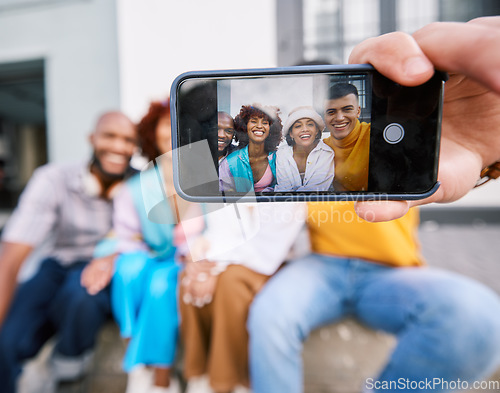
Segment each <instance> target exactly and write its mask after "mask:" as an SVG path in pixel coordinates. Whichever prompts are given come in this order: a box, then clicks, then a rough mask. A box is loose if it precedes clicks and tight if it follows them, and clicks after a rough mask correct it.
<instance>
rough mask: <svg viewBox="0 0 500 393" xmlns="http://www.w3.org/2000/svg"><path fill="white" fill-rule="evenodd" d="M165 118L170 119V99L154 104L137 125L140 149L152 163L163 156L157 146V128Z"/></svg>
mask: <svg viewBox="0 0 500 393" xmlns="http://www.w3.org/2000/svg"><path fill="white" fill-rule="evenodd" d="M165 116H168V117H170V99H168V98H167V99H166V100H165V101H163V102H159V101H155V102H152V103H151V104H150V105H149V110H148V113H147V114H146V115H145V116H144V117H143V118H142V119H141V121H140V122H139V124H138V125H137V132H138V134H139V147H140V148H141V151H142V154H143V155H144V156H145V157H146V158H147V159H148V160H150V161H151V160H154V159H155V158H156V157H159V156H160V155H161V154H162V152H160V151H159V150H158V146H157V144H156V127H157V126H158V122H159V121H160V119H161V118H162V117H165Z"/></svg>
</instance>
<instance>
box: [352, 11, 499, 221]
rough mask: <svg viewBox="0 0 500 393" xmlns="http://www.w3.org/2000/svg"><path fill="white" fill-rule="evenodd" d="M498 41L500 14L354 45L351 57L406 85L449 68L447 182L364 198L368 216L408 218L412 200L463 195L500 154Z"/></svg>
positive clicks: (442, 173)
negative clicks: (429, 190)
mask: <svg viewBox="0 0 500 393" xmlns="http://www.w3.org/2000/svg"><path fill="white" fill-rule="evenodd" d="M499 45H500V17H489V18H478V19H474V20H472V21H470V22H468V23H439V24H430V25H428V26H425V27H423V28H422V29H420V30H418V31H416V32H415V33H414V34H413V35H406V34H403V33H393V34H387V35H383V36H380V37H376V38H371V39H369V40H366V41H364V42H362V43H361V44H359V45H358V46H357V47H356V48H354V50H353V52H352V54H351V57H350V59H349V61H350V62H353V63H358V62H369V63H371V64H373V65H374V66H375V67H376V68H377V69H378V70H379V71H380V72H382V73H384V74H385V75H387V76H388V77H390V78H391V79H393V80H395V81H397V82H398V83H400V84H403V85H418V84H421V83H424V82H425V81H426V80H427V79H428V78H429V77H430V76H431V75H432V73H433V72H434V68H435V67H436V68H439V69H441V70H444V71H447V72H449V73H450V79H449V80H448V82H446V97H445V100H444V112H443V113H444V115H443V136H442V143H441V152H440V157H441V159H440V165H439V180H440V182H441V187H440V188H439V190H438V191H437V192H436V193H435V194H433V195H432V196H430V197H429V198H426V199H421V200H414V201H407V202H395V201H392V202H384V203H380V202H379V203H359V204H357V206H356V211H357V212H358V214H359V215H360V216H361V217H363V218H365V219H367V220H370V221H386V220H391V219H395V218H398V217H401V216H402V215H404V214H405V213H406V212H407V211H408V208H409V207H411V206H418V205H423V204H427V203H431V202H452V201H455V200H458V199H460V198H461V197H462V196H464V195H465V194H467V193H468V192H469V191H470V190H471V189H472V188H474V186H475V184H476V183H477V180H478V179H479V175H480V172H481V169H482V168H485V167H487V166H489V165H491V164H492V163H494V162H495V161H498V160H499V159H500V133H499V132H498V131H497V130H498V127H497V126H498V122H499V121H500V85H499V84H498V81H499V79H498V69H499V68H500V57H499V56H497V54H498V51H497V50H496V48H498V46H499ZM444 49H446V50H444ZM464 53H467V56H464V55H463V54H464ZM472 119H474V121H473V122H471V120H472Z"/></svg>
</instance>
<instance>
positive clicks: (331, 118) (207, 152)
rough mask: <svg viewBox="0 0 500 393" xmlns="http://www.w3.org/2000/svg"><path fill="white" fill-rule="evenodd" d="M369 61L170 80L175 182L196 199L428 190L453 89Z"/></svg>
mask: <svg viewBox="0 0 500 393" xmlns="http://www.w3.org/2000/svg"><path fill="white" fill-rule="evenodd" d="M445 80H446V74H444V73H441V72H439V71H436V72H435V74H434V76H433V77H432V78H431V79H430V80H429V81H427V82H426V83H425V84H423V85H420V86H415V87H405V86H401V85H399V84H397V83H395V82H393V81H391V80H389V79H388V78H386V77H384V76H383V75H381V74H380V73H378V72H377V71H376V70H375V69H374V68H373V67H371V66H370V65H342V66H339V65H331V66H296V67H286V68H272V69H248V70H225V71H200V72H187V73H184V74H182V75H180V76H178V77H177V78H176V80H175V81H174V83H173V85H172V89H171V121H172V144H173V165H174V184H175V187H176V190H177V192H178V194H179V195H180V196H181V197H183V198H185V199H187V200H190V201H195V202H232V201H257V202H267V201H335V200H361V199H364V200H373V199H407V200H411V199H420V198H425V197H428V196H429V195H431V194H433V193H434V192H435V191H436V190H437V188H438V187H439V183H438V181H437V171H438V159H439V143H440V132H441V116H442V102H443V88H444V82H445Z"/></svg>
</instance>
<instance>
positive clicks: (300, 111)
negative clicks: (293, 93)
mask: <svg viewBox="0 0 500 393" xmlns="http://www.w3.org/2000/svg"><path fill="white" fill-rule="evenodd" d="M299 119H312V120H313V121H314V122H315V123H316V124H317V125H318V128H319V132H320V133H321V132H323V130H324V129H325V122H324V121H323V118H322V117H321V116H320V115H319V113H318V112H316V111H315V110H314V108H313V107H312V106H298V107H297V108H294V109H292V111H291V112H290V113H289V114H288V118H287V119H286V121H285V124H283V136H287V134H288V131H290V128H291V127H292V126H293V123H295V122H296V121H297V120H299Z"/></svg>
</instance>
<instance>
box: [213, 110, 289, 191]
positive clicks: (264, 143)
mask: <svg viewBox="0 0 500 393" xmlns="http://www.w3.org/2000/svg"><path fill="white" fill-rule="evenodd" d="M282 127H283V126H282V124H281V119H280V117H279V115H278V109H277V108H275V107H269V106H261V105H257V104H254V105H243V106H242V107H241V110H240V113H239V114H238V115H237V116H236V118H235V119H234V129H235V130H236V137H235V140H236V141H237V142H238V150H236V151H234V152H233V153H231V154H230V155H229V156H228V157H227V159H226V160H223V161H222V162H221V164H220V166H219V188H220V190H221V191H224V192H245V193H248V192H251V191H255V192H266V191H273V190H274V186H275V185H276V149H277V147H278V144H279V143H280V141H281V129H282Z"/></svg>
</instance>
